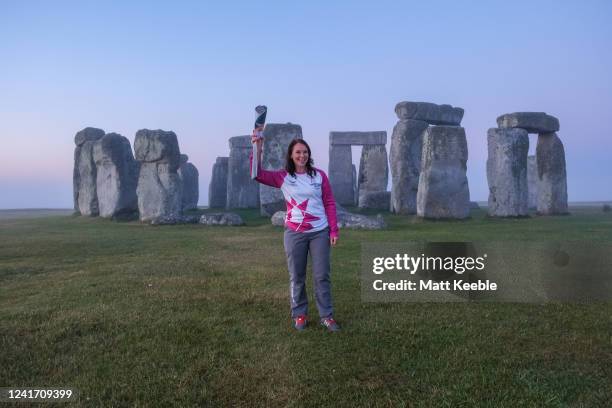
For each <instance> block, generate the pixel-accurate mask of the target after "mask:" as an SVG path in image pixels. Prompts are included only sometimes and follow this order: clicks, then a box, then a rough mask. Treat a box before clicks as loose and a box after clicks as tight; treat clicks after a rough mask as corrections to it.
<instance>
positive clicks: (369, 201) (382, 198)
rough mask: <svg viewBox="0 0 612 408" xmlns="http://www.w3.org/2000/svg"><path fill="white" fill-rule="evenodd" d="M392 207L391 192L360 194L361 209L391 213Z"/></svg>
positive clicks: (366, 192)
mask: <svg viewBox="0 0 612 408" xmlns="http://www.w3.org/2000/svg"><path fill="white" fill-rule="evenodd" d="M390 206H391V192H390V191H373V192H371V191H362V192H361V193H360V194H359V208H370V209H374V210H384V211H389V208H390Z"/></svg>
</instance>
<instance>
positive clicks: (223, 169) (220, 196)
mask: <svg viewBox="0 0 612 408" xmlns="http://www.w3.org/2000/svg"><path fill="white" fill-rule="evenodd" d="M228 160H229V158H228V157H217V161H216V162H215V164H213V169H212V177H211V178H210V185H209V187H208V206H209V207H210V208H215V207H218V208H225V206H226V204H227V166H228Z"/></svg>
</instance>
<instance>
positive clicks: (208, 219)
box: [200, 212, 244, 226]
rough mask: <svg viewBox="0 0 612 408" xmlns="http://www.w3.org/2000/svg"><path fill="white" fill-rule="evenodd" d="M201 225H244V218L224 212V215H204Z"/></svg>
mask: <svg viewBox="0 0 612 408" xmlns="http://www.w3.org/2000/svg"><path fill="white" fill-rule="evenodd" d="M200 224H205V225H230V226H232V225H234V226H235V225H244V221H243V220H242V217H240V215H238V214H236V213H231V212H223V213H210V214H203V215H202V217H200Z"/></svg>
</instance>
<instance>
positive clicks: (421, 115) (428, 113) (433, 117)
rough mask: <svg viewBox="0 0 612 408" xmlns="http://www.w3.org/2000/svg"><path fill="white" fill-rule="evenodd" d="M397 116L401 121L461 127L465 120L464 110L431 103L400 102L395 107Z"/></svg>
mask: <svg viewBox="0 0 612 408" xmlns="http://www.w3.org/2000/svg"><path fill="white" fill-rule="evenodd" d="M395 114H396V115H397V117H398V118H399V119H400V120H405V119H414V120H422V121H425V122H427V123H429V124H431V125H451V126H459V125H460V124H461V119H463V109H462V108H456V107H452V106H451V105H436V104H435V103H429V102H400V103H398V104H397V105H395Z"/></svg>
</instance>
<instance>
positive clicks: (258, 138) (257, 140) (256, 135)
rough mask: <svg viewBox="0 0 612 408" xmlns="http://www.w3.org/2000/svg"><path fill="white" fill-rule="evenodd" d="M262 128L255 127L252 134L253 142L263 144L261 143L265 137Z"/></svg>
mask: <svg viewBox="0 0 612 408" xmlns="http://www.w3.org/2000/svg"><path fill="white" fill-rule="evenodd" d="M262 133H263V132H262V130H261V129H253V134H252V135H251V143H257V144H259V145H260V146H261V143H262V142H263V137H262V135H261V134H262Z"/></svg>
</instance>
